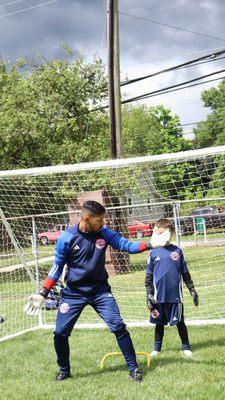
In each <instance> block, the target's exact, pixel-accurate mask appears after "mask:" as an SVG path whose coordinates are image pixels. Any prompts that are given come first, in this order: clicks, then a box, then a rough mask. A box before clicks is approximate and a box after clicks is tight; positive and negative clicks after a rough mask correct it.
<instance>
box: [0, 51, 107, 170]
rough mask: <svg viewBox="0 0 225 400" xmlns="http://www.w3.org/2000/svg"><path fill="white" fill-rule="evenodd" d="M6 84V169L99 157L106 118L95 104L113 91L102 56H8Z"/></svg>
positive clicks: (0, 114) (0, 138)
mask: <svg viewBox="0 0 225 400" xmlns="http://www.w3.org/2000/svg"><path fill="white" fill-rule="evenodd" d="M0 89H1V91H0V106H1V107H0V132H1V135H0V158H1V164H0V167H1V169H12V168H21V167H22V168H28V167H37V166H46V165H54V164H59V163H76V162H82V161H90V159H95V157H96V156H97V154H96V152H97V151H98V145H97V144H98V139H99V138H98V131H99V129H100V128H101V124H102V123H103V122H104V120H101V119H100V118H99V114H98V115H94V114H90V113H89V109H90V106H95V105H96V104H98V103H99V101H100V100H102V99H103V98H104V97H105V96H106V93H107V81H106V78H105V75H104V68H103V65H102V63H101V62H100V61H95V62H93V63H92V64H86V63H84V60H83V59H82V58H79V59H78V60H76V61H74V62H73V63H69V62H68V60H55V61H54V60H53V61H50V62H47V61H46V62H43V63H41V64H39V65H35V64H32V63H31V64H28V65H26V64H24V62H22V63H21V62H20V63H18V64H16V65H14V66H12V67H10V68H8V66H7V65H6V64H5V63H4V62H2V63H1V65H0ZM90 132H91V133H90Z"/></svg>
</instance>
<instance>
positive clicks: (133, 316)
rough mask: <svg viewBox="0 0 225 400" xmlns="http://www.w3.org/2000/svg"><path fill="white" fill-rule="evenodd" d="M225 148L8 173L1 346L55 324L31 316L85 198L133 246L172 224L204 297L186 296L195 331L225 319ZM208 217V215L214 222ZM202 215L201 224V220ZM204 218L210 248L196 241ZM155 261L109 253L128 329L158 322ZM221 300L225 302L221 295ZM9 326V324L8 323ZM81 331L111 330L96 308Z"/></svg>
mask: <svg viewBox="0 0 225 400" xmlns="http://www.w3.org/2000/svg"><path fill="white" fill-rule="evenodd" d="M224 172H225V146H219V147H213V148H206V149H201V150H192V151H186V152H180V153H171V154H163V155H153V156H144V157H137V158H129V159H119V160H107V161H99V162H93V163H84V164H75V165H61V166H56V167H44V168H33V169H24V170H13V171H1V172H0V210H1V212H0V229H1V235H0V317H1V318H0V340H3V339H4V338H7V337H11V335H15V334H20V333H21V332H24V331H26V330H27V329H37V328H38V327H40V326H41V327H49V326H52V325H53V324H54V320H55V313H56V311H47V310H43V313H42V317H41V320H38V318H36V317H33V318H28V317H26V316H25V315H24V314H23V305H24V299H25V298H26V296H28V295H29V294H31V293H32V292H33V291H34V290H36V289H37V286H38V285H39V286H40V285H41V282H42V281H43V279H44V277H45V276H46V274H47V272H48V270H49V269H50V267H51V264H52V262H53V254H54V246H55V242H56V240H57V238H58V237H59V235H60V234H61V233H62V231H63V230H65V229H66V228H67V227H68V226H69V225H72V224H74V223H76V222H77V221H78V220H79V213H80V205H81V204H82V202H83V201H84V200H85V199H93V200H97V201H100V202H102V203H103V204H104V205H105V206H106V209H107V218H106V222H107V225H108V226H109V227H110V228H112V229H116V230H119V231H120V232H121V233H122V234H123V235H125V236H126V237H128V238H129V239H130V240H135V241H136V240H148V239H149V237H150V235H151V232H152V228H153V224H154V222H155V221H156V220H157V219H158V218H161V217H167V218H170V219H171V220H172V221H173V223H174V225H175V228H176V235H175V236H174V237H173V241H174V242H176V243H177V244H180V246H181V247H182V248H184V251H185V254H186V258H187V262H188V266H189V269H190V272H191V275H192V277H193V280H194V282H195V286H196V289H197V291H198V292H199V297H200V305H199V307H198V308H195V307H194V306H193V304H192V299H191V297H190V295H189V293H188V290H187V289H186V288H184V300H185V316H186V319H187V320H188V321H189V322H190V323H199V321H200V322H201V321H202V322H203V321H206V322H207V323H210V321H212V322H214V323H215V322H216V321H217V322H221V321H222V322H224V320H225V290H224V289H225V280H224V265H225V246H224V245H225V174H224ZM204 213H206V214H204ZM196 216H197V217H196ZM198 217H201V218H204V223H205V228H206V232H207V241H205V240H204V236H203V235H201V234H200V233H198V235H197V234H196V230H195V226H196V225H195V223H196V218H198ZM146 260H147V253H142V254H137V255H130V256H128V255H126V254H124V253H123V254H122V253H120V252H113V251H112V250H110V251H108V252H107V257H106V267H107V270H108V272H109V275H110V277H109V282H110V284H111V286H112V290H113V293H114V294H115V297H116V299H117V301H118V303H119V306H120V309H121V313H122V316H123V317H124V320H125V322H126V323H128V325H129V324H130V325H131V324H133V325H139V326H141V325H145V324H147V323H148V310H147V308H146V300H145V287H144V279H145V267H146ZM215 293H216V294H217V295H216V296H215ZM1 321H2V322H1ZM79 326H83V327H91V326H93V327H96V326H102V323H101V321H100V320H99V317H98V316H97V315H96V314H95V313H94V312H93V310H92V309H91V308H89V307H88V308H87V309H85V311H84V313H83V314H82V316H81V318H80V319H79Z"/></svg>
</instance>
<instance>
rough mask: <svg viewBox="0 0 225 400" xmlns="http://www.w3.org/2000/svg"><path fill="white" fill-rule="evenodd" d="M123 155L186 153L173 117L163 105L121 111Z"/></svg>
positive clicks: (127, 108) (177, 121) (125, 108)
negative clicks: (183, 151)
mask: <svg viewBox="0 0 225 400" xmlns="http://www.w3.org/2000/svg"><path fill="white" fill-rule="evenodd" d="M122 121H123V153H124V155H126V156H127V157H132V156H133V157H135V156H138V155H147V154H162V153H172V152H178V151H182V150H188V149H190V148H191V147H192V145H191V142H190V141H187V140H186V139H185V138H184V137H183V131H182V128H181V127H180V126H179V124H180V121H179V117H178V116H177V115H175V116H172V115H171V111H170V110H169V109H165V108H164V107H163V106H157V107H147V106H146V105H142V106H139V107H133V106H126V107H124V108H123V120H122Z"/></svg>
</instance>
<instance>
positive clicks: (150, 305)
mask: <svg viewBox="0 0 225 400" xmlns="http://www.w3.org/2000/svg"><path fill="white" fill-rule="evenodd" d="M155 304H156V301H155V299H154V296H153V294H151V293H147V306H148V308H149V310H150V311H152V309H153V308H154V305H155Z"/></svg>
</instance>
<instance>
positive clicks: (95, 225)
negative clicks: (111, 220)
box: [88, 213, 105, 232]
mask: <svg viewBox="0 0 225 400" xmlns="http://www.w3.org/2000/svg"><path fill="white" fill-rule="evenodd" d="M104 223H105V213H103V214H101V215H89V216H88V226H89V230H90V232H98V231H100V229H101V228H102V227H103V226H104Z"/></svg>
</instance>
